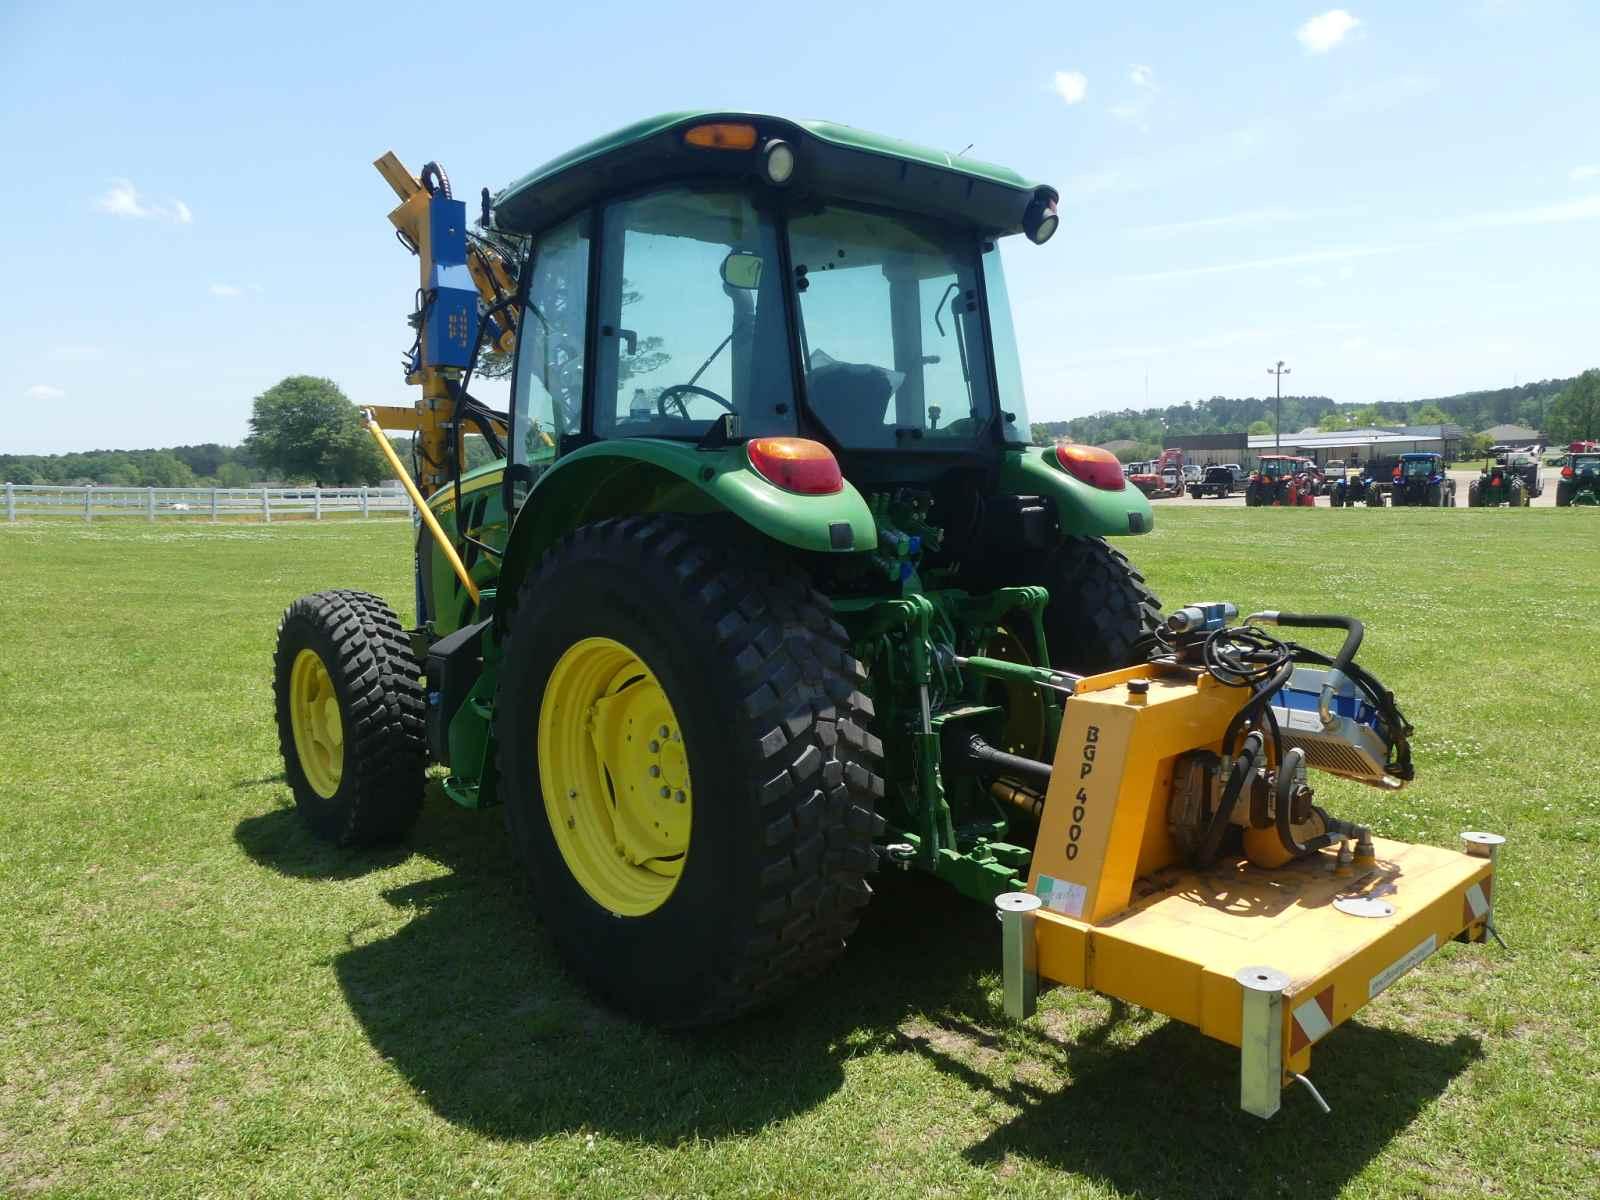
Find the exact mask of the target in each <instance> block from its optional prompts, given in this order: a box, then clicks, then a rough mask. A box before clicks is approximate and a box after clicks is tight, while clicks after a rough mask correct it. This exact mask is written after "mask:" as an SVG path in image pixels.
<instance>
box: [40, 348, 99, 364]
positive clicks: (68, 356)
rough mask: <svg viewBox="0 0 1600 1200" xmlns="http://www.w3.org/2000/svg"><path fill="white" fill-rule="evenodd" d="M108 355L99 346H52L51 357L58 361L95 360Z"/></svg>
mask: <svg viewBox="0 0 1600 1200" xmlns="http://www.w3.org/2000/svg"><path fill="white" fill-rule="evenodd" d="M105 356H106V352H105V351H104V350H102V349H101V348H100V347H99V346H51V347H50V357H51V358H52V359H54V360H55V361H56V362H94V361H95V360H96V359H101V358H104V357H105Z"/></svg>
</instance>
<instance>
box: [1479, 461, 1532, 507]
mask: <svg viewBox="0 0 1600 1200" xmlns="http://www.w3.org/2000/svg"><path fill="white" fill-rule="evenodd" d="M1519 458H1522V459H1527V456H1526V455H1521V456H1514V455H1510V454H1502V455H1499V456H1498V457H1497V458H1495V459H1494V460H1493V461H1492V462H1488V463H1485V464H1484V468H1483V471H1482V472H1481V473H1480V474H1479V475H1478V478H1476V479H1474V480H1473V481H1472V482H1471V483H1469V484H1468V485H1467V507H1468V508H1498V507H1499V506H1500V505H1502V504H1507V505H1510V506H1511V507H1512V508H1525V507H1527V506H1528V505H1529V504H1531V503H1532V502H1533V497H1534V496H1535V495H1537V494H1538V493H1537V492H1534V491H1533V490H1532V488H1534V487H1537V486H1538V482H1539V463H1538V460H1536V459H1528V460H1527V461H1525V462H1522V461H1518V459H1519ZM1530 477H1531V482H1530Z"/></svg>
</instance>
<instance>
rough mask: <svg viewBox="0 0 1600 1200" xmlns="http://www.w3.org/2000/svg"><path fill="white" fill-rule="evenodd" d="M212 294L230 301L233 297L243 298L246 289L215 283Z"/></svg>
mask: <svg viewBox="0 0 1600 1200" xmlns="http://www.w3.org/2000/svg"><path fill="white" fill-rule="evenodd" d="M211 294H212V295H213V296H221V297H223V298H224V299H228V298H231V297H233V296H242V295H243V294H244V289H243V288H242V287H238V286H236V285H234V284H231V283H213V284H212V285H211Z"/></svg>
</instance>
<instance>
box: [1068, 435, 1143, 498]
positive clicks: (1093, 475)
mask: <svg viewBox="0 0 1600 1200" xmlns="http://www.w3.org/2000/svg"><path fill="white" fill-rule="evenodd" d="M1056 462H1057V463H1058V464H1060V466H1061V469H1062V470H1063V471H1065V472H1066V473H1067V474H1069V475H1071V476H1073V477H1074V478H1076V479H1081V480H1083V482H1084V483H1087V484H1089V485H1090V486H1091V487H1097V488H1100V489H1102V490H1104V491H1107V492H1120V491H1122V489H1123V488H1125V487H1127V486H1128V481H1127V479H1126V478H1125V477H1124V476H1123V474H1122V464H1121V463H1120V462H1118V461H1117V456H1116V455H1115V454H1113V453H1111V451H1109V450H1102V449H1100V448H1099V447H1098V446H1079V445H1076V444H1075V443H1072V442H1061V443H1059V444H1057V446H1056Z"/></svg>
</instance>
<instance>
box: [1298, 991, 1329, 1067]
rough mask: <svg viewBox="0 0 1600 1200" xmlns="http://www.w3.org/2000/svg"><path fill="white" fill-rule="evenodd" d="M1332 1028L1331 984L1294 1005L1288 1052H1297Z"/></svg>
mask: <svg viewBox="0 0 1600 1200" xmlns="http://www.w3.org/2000/svg"><path fill="white" fill-rule="evenodd" d="M1332 1029H1333V984H1331V983H1330V984H1329V985H1328V986H1327V987H1325V988H1323V989H1322V990H1321V991H1320V992H1318V993H1317V994H1316V995H1315V996H1312V997H1310V998H1309V999H1307V1000H1302V1001H1301V1002H1300V1003H1299V1004H1297V1005H1295V1007H1294V1025H1293V1027H1292V1028H1291V1029H1290V1030H1289V1052H1290V1053H1291V1054H1295V1053H1298V1052H1299V1051H1301V1050H1303V1049H1305V1048H1306V1047H1307V1046H1309V1045H1311V1043H1312V1042H1314V1041H1316V1040H1317V1039H1318V1038H1320V1037H1322V1035H1323V1034H1325V1033H1328V1032H1330V1031H1331V1030H1332Z"/></svg>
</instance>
